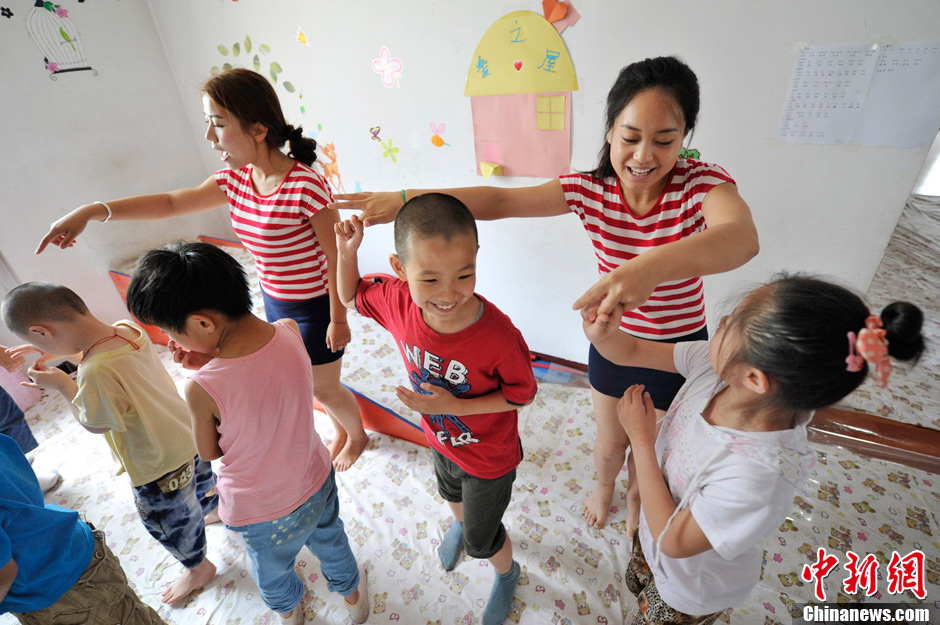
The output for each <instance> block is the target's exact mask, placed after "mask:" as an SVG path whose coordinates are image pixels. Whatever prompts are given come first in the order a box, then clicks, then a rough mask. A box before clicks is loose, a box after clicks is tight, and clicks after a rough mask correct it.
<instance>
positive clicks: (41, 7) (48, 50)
mask: <svg viewBox="0 0 940 625" xmlns="http://www.w3.org/2000/svg"><path fill="white" fill-rule="evenodd" d="M26 31H27V32H28V33H29V36H30V37H31V38H32V40H33V41H34V42H35V43H36V46H37V47H38V48H39V51H40V52H41V53H42V56H43V63H44V64H45V68H46V70H48V72H49V77H50V78H51V79H52V80H55V79H56V76H57V75H58V74H64V73H66V72H84V71H90V72H91V73H92V74H94V75H97V74H98V72H97V70H95V69H94V68H93V67H92V66H91V65H89V64H88V61H87V60H86V59H85V53H84V51H83V50H82V41H81V36H80V35H79V34H78V29H77V28H75V25H74V24H73V23H72V21H71V20H70V19H69V12H68V10H67V9H64V8H62V7H61V6H59V5H58V4H55V3H54V2H48V1H43V0H36V2H35V4H33V10H32V11H31V12H30V14H29V17H27V18H26Z"/></svg>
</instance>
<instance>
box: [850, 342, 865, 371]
mask: <svg viewBox="0 0 940 625" xmlns="http://www.w3.org/2000/svg"><path fill="white" fill-rule="evenodd" d="M848 337H849V355H848V356H846V357H845V370H846V371H851V372H852V373H858V372H859V371H861V370H862V366H863V365H864V364H865V359H864V358H862V357H861V356H859V355H858V352H857V351H855V341H856V338H857V337H856V335H855V333H854V332H849V333H848Z"/></svg>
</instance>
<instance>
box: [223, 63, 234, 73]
mask: <svg viewBox="0 0 940 625" xmlns="http://www.w3.org/2000/svg"><path fill="white" fill-rule="evenodd" d="M230 69H232V64H231V63H223V64H222V71H225V72H227V71H228V70H230Z"/></svg>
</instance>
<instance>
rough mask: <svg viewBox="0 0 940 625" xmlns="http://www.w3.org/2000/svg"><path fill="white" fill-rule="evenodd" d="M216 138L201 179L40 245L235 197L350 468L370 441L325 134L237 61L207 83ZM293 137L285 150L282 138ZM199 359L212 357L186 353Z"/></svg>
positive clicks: (56, 230)
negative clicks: (310, 131) (321, 151)
mask: <svg viewBox="0 0 940 625" xmlns="http://www.w3.org/2000/svg"><path fill="white" fill-rule="evenodd" d="M203 92H204V93H203V98H202V99H203V108H204V111H205V114H206V125H207V127H206V140H207V141H209V142H210V143H212V147H213V148H214V149H215V150H217V151H218V152H219V153H220V157H221V159H222V161H223V162H224V163H225V164H226V167H225V168H224V169H220V170H219V171H217V172H216V173H215V174H214V175H212V176H210V177H209V178H208V179H206V181H205V182H203V183H202V184H201V185H199V186H198V187H194V188H189V189H178V190H176V191H170V192H169V193H158V194H156V195H140V196H136V197H129V198H124V199H120V200H114V201H111V202H107V203H105V202H95V203H93V204H86V205H85V206H81V207H79V208H77V209H75V210H73V211H72V212H70V213H69V214H67V215H65V216H64V217H63V218H62V219H60V220H58V221H56V222H55V223H54V224H52V226H51V227H50V228H49V232H48V233H47V234H46V236H45V237H43V239H42V241H41V242H40V244H39V247H38V249H37V253H40V252H42V251H43V249H45V247H46V246H47V245H49V244H52V245H57V246H59V247H61V248H63V249H65V248H68V247H70V246H71V245H72V244H73V243H74V242H75V238H76V237H77V236H78V235H79V234H81V232H82V231H83V230H84V229H85V226H86V225H87V224H88V222H89V221H91V220H92V219H96V220H98V221H110V220H115V219H163V218H166V217H173V216H176V215H183V214H187V213H195V212H198V211H204V210H210V209H213V208H216V207H218V206H221V205H227V206H228V209H229V215H230V217H231V220H232V228H233V230H234V231H235V233H236V234H237V235H238V238H239V239H240V240H241V242H242V244H244V246H245V248H246V249H248V251H249V252H251V255H252V257H253V258H254V260H255V268H256V269H257V272H258V279H259V281H260V283H261V292H262V296H263V298H264V308H265V314H266V316H267V317H268V319H269V320H270V321H276V320H277V319H281V318H285V317H290V318H292V319H294V320H295V321H296V322H297V323H298V325H299V326H300V328H301V331H302V333H303V337H304V344H305V345H306V347H307V353H308V354H309V355H310V360H311V363H312V365H313V379H314V389H315V394H316V396H317V399H318V400H319V401H320V403H322V404H323V406H324V407H325V408H326V411H327V412H328V413H329V415H330V417H332V419H333V423H334V426H335V427H336V433H337V436H336V438H335V439H334V441H333V443H332V444H331V445H330V453H331V455H332V457H333V464H334V466H335V467H336V470H337V471H344V470H346V469H348V468H349V467H350V466H351V465H352V464H353V463H354V462H355V461H356V459H357V458H358V457H359V454H361V453H362V450H363V449H365V446H366V444H367V443H368V438H367V437H366V433H365V430H363V428H362V421H361V418H360V416H359V407H358V404H357V403H356V399H355V397H353V395H352V393H351V392H350V391H349V390H348V389H347V388H345V387H344V386H343V385H342V384H340V369H341V363H342V361H341V360H340V359H341V358H342V356H343V349H344V348H345V347H346V345H347V344H348V343H349V340H350V333H349V326H348V325H347V323H346V308H345V307H344V306H343V305H342V304H341V303H340V301H339V299H338V298H337V296H336V289H335V287H334V284H335V281H336V267H335V260H336V239H335V237H334V235H333V224H334V223H336V222H337V221H338V216H337V214H336V211H331V210H323V209H324V208H326V207H327V205H328V204H329V203H330V202H331V201H332V195H331V192H330V187H329V185H328V183H327V181H326V180H325V179H324V178H323V176H321V175H320V174H319V173H318V172H316V171H315V170H314V169H313V167H312V165H313V163H314V161H315V160H316V152H315V150H316V142H315V141H314V140H313V139H308V138H305V137H303V135H302V134H301V129H300V128H295V127H294V126H291V125H290V124H288V123H287V121H286V120H285V119H284V114H283V112H282V111H281V105H280V102H279V101H278V98H277V93H275V91H274V88H273V87H272V86H271V84H270V83H269V82H268V81H267V79H266V78H264V77H263V76H261V75H260V74H258V73H256V72H252V71H250V70H247V69H240V68H239V69H232V70H229V71H226V72H223V73H222V74H219V75H217V76H214V77H213V78H211V79H209V81H208V82H206V84H205V86H204V87H203ZM285 143H287V144H289V150H290V151H289V152H288V153H287V154H284V153H283V152H282V151H281V148H282V146H283V145H284V144H285ZM176 357H177V359H178V360H182V361H183V364H184V365H188V366H190V367H195V368H198V367H199V366H201V365H202V364H204V363H205V361H206V358H205V357H204V356H195V355H191V354H186V355H184V354H182V353H181V352H179V351H178V352H177V354H176Z"/></svg>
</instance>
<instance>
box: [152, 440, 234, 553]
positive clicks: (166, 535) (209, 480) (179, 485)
mask: <svg viewBox="0 0 940 625" xmlns="http://www.w3.org/2000/svg"><path fill="white" fill-rule="evenodd" d="M194 462H195V466H193V462H190V463H189V465H187V466H188V467H190V468H192V469H193V470H192V471H190V472H189V475H188V477H189V479H188V481H187V480H186V479H185V475H184V478H183V479H180V476H179V475H177V474H179V473H180V472H181V470H182V468H181V469H177V470H174V471H170V472H169V473H167V474H166V475H164V476H163V477H161V478H160V479H158V480H154V481H153V482H150V483H149V484H143V485H141V486H134V487H133V489H134V502H135V503H136V504H137V512H139V513H140V520H141V521H143V522H144V527H145V528H147V532H148V533H149V534H150V535H151V536H153V537H154V538H156V539H157V540H158V541H160V544H161V545H163V547H164V548H165V549H166V550H167V551H169V552H170V554H171V555H172V556H173V557H174V558H176V559H177V560H179V562H180V564H182V565H183V566H185V567H186V568H187V569H191V568H194V567H196V566H198V565H199V564H201V563H202V561H203V560H205V559H206V524H205V521H204V520H203V517H204V516H205V515H207V514H209V512H211V511H212V510H215V509H216V508H218V507H219V496H218V495H217V494H215V493H214V492H213V493H212V494H211V495H210V494H209V493H210V492H211V491H212V490H213V489H214V488H215V473H213V472H212V465H210V464H209V463H208V462H207V461H205V460H201V459H200V458H199V456H196V458H195V459H194Z"/></svg>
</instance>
